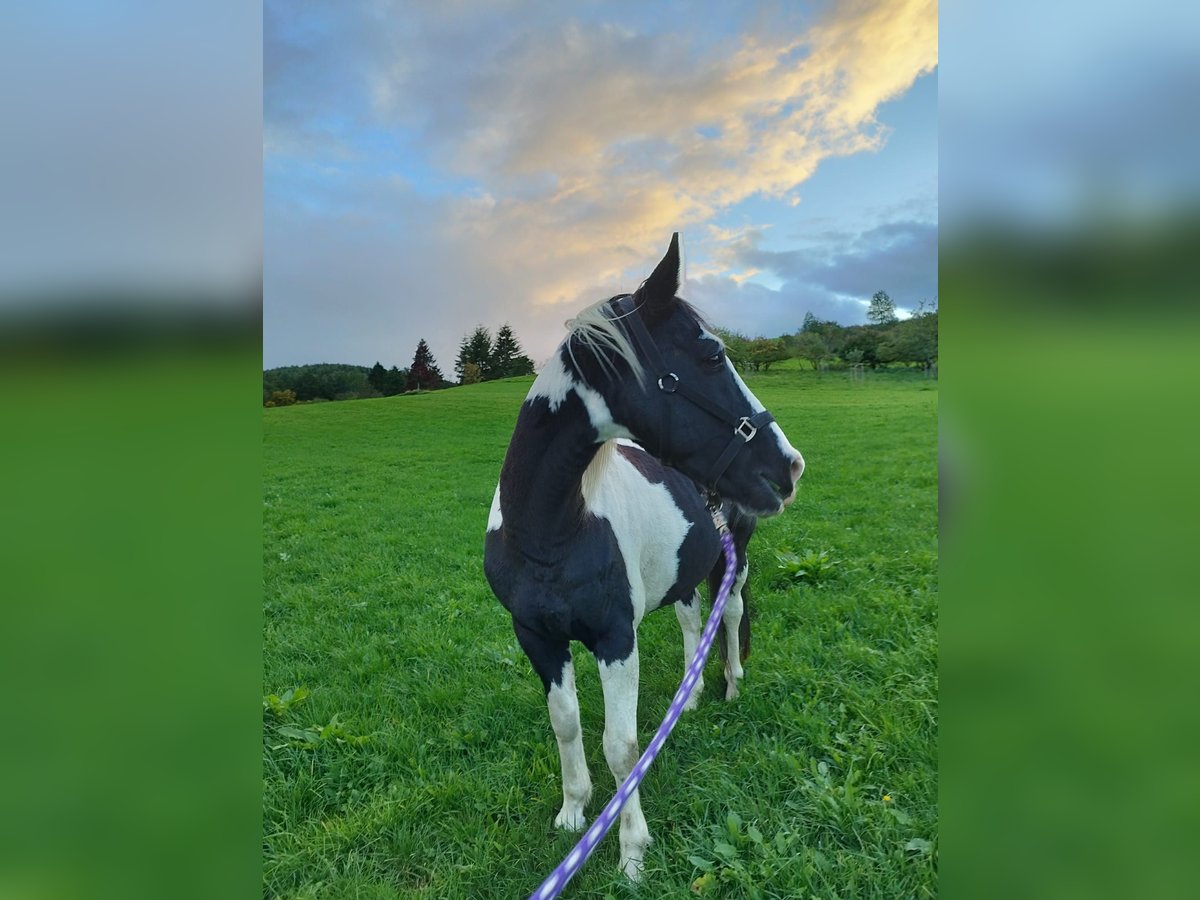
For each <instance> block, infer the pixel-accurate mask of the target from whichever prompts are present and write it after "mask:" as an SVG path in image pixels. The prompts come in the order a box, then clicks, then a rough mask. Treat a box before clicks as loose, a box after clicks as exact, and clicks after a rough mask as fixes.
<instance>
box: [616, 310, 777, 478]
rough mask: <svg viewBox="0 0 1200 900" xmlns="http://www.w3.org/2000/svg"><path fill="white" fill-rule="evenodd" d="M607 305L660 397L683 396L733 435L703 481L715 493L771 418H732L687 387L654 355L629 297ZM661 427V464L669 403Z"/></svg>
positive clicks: (763, 415) (654, 349)
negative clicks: (654, 378)
mask: <svg viewBox="0 0 1200 900" xmlns="http://www.w3.org/2000/svg"><path fill="white" fill-rule="evenodd" d="M609 303H611V304H612V308H613V311H614V313H616V316H617V318H620V319H621V320H622V321H624V322H627V323H628V325H629V331H630V333H631V334H632V335H633V339H634V341H635V342H636V343H637V345H638V350H639V351H640V352H641V355H642V357H643V359H644V360H645V362H646V364H647V366H648V368H649V369H650V370H651V371H652V372H653V373H656V374H657V377H658V389H659V390H660V391H662V392H663V393H664V394H676V395H678V396H680V397H683V398H684V399H685V400H688V401H689V402H691V403H692V404H693V405H695V406H698V407H700V409H702V410H704V411H705V412H706V413H708V414H709V415H711V416H713V417H714V418H716V419H717V420H718V421H720V422H721V423H722V424H724V425H729V426H732V428H733V436H732V437H731V438H730V439H729V443H728V444H726V445H725V449H724V450H723V451H721V455H720V456H718V457H717V460H716V462H714V463H713V464H712V466H711V467H710V469H709V472H708V474H707V475H706V476H705V477H704V480H703V485H704V487H705V488H706V489H707V490H708V491H709V492H710V493H711V494H716V486H717V481H718V480H720V478H721V476H722V475H724V474H725V470H726V469H728V468H729V464H730V463H731V462H733V458H734V457H735V456H737V453H738V451H739V450H741V449H742V447H744V446H745V445H746V444H748V443H750V441H751V440H753V439H754V436H755V435H756V434H758V430H759V429H760V428H765V427H766V426H768V425H770V424H771V423H772V422H774V421H775V417H774V416H773V415H771V413H770V412H768V411H767V410H765V409H764V410H762V411H761V412H757V413H755V414H754V415H752V416H738V415H735V414H733V413H731V412H729V410H727V409H725V408H724V407H723V406H721V405H720V404H719V403H714V402H713V401H712V400H710V399H709V398H708V397H706V396H705V395H704V394H702V393H701V392H700V391H698V390H696V389H695V388H694V387H692V386H691V385H689V384H685V383H684V382H683V381H681V380H680V378H679V376H678V375H676V374H675V373H674V372H672V371H670V370H668V369H667V366H666V363H664V362H663V359H662V356H661V355H660V354H659V352H658V347H657V346H656V345H655V343H654V338H652V337H651V336H650V332H649V331H648V330H647V329H646V323H645V322H643V321H642V317H641V316H639V315H638V314H637V303H636V301H635V300H634V297H633V295H632V294H620V295H618V296H616V297H613V298H612V300H610V301H609ZM663 425H664V427H663V437H662V439H661V440H660V441H659V447H658V451H659V452H658V453H657V454H656V455H657V456H658V458H659V459H661V460H663V461H664V462H670V459H669V448H668V441H669V440H670V435H671V404H669V403H668V404H667V407H666V414H665V416H664V423H663Z"/></svg>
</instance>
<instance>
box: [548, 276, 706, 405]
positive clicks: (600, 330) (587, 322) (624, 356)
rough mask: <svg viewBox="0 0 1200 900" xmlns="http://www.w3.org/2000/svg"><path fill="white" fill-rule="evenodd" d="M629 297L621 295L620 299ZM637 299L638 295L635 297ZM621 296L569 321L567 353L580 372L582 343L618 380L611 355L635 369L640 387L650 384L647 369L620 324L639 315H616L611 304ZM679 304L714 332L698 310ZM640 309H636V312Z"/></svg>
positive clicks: (588, 309)
mask: <svg viewBox="0 0 1200 900" xmlns="http://www.w3.org/2000/svg"><path fill="white" fill-rule="evenodd" d="M620 296H625V295H623V294H618V295H617V297H620ZM634 296H635V297H636V296H637V295H636V294H635V295H634ZM617 297H609V298H608V299H607V300H600V301H598V302H596V303H593V304H592V305H591V306H589V307H587V308H586V309H584V310H582V311H581V312H580V313H579V315H577V316H575V318H573V319H567V322H566V326H567V331H568V332H569V333H568V334H567V340H566V345H567V353H569V354H570V356H571V362H573V363H574V364H575V370H576V371H579V361H578V360H577V359H575V347H574V345H576V344H578V345H579V346H580V347H581V348H583V349H585V350H588V351H589V352H590V353H591V354H592V355H593V356H594V357H595V358H596V360H597V362H599V363H600V368H601V369H603V370H604V372H605V373H607V374H608V375H610V376H612V377H616V375H617V369H616V366H615V365H614V364H613V361H612V359H610V358H609V355H610V354H611V355H612V356H615V357H616V358H617V359H619V360H622V361H624V363H625V364H626V365H627V366H629V368H630V369H632V370H633V377H634V378H635V379H636V380H637V382H638V383H639V384H643V385H644V384H645V382H646V369H645V367H644V366H643V365H642V361H641V360H640V359H638V356H637V348H635V347H634V346H633V343H632V342H631V341H630V340H629V337H628V335H627V334H626V333H625V330H624V329H623V328H622V327H621V325H620V324H619V323H620V321H621V319H623V318H625V316H631V315H635V313H634V312H632V311H631V312H628V313H625V314H623V315H616V314H614V312H613V308H612V306H611V305H610V304H611V303H612V301H613V300H616V299H617ZM676 302H677V303H678V304H679V305H680V306H682V307H683V308H684V309H685V310H686V311H687V314H688V315H689V316H691V317H692V319H693V320H694V321H695V322H696V324H697V325H699V326H700V327H701V328H702V329H704V330H705V331H709V332H711V331H713V327H712V326H711V325H709V324H708V322H707V321H705V319H704V316H703V315H702V314H701V313H700V311H699V310H698V309H696V307H694V306H692V304H690V303H688V302H687V301H686V300H680V299H679V298H676ZM636 308H638V307H635V309H636Z"/></svg>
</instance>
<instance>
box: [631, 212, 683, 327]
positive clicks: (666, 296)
mask: <svg viewBox="0 0 1200 900" xmlns="http://www.w3.org/2000/svg"><path fill="white" fill-rule="evenodd" d="M638 293H640V294H641V295H642V298H643V299H644V300H645V302H646V303H648V304H649V305H650V306H651V307H659V308H664V307H667V306H670V305H673V304H674V303H675V295H676V294H677V293H679V232H678V231H676V232H675V233H674V234H672V235H671V246H670V247H668V248H667V255H666V256H664V257H663V258H662V261H661V262H659V264H658V265H657V266H655V268H654V271H653V272H652V273H650V277H649V278H647V279H646V283H645V284H643V285H642V289H641V290H640V291H639V292H638Z"/></svg>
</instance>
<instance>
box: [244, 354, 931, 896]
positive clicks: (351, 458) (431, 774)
mask: <svg viewBox="0 0 1200 900" xmlns="http://www.w3.org/2000/svg"><path fill="white" fill-rule="evenodd" d="M529 381H530V379H512V380H509V381H503V382H492V383H487V384H482V385H475V386H472V387H464V388H456V389H454V390H449V391H443V392H437V393H431V394H422V395H415V396H402V397H393V398H387V399H382V400H360V401H349V402H343V403H328V404H319V405H312V406H303V407H285V408H280V409H268V410H265V411H264V421H265V452H266V465H265V471H266V484H265V488H264V505H265V509H264V521H265V540H264V561H265V577H266V615H265V635H264V665H265V674H264V685H263V694H264V698H267V695H273V696H271V697H270V698H269V699H265V700H264V713H263V723H264V728H263V746H264V766H263V779H264V807H263V820H264V855H265V860H264V888H263V892H264V896H270V897H275V896H278V897H321V898H341V897H347V898H348V897H357V898H390V897H523V896H527V895H528V893H529V892H530V891H532V890H533V888H535V887H536V886H537V885H538V883H539V882H540V880H541V879H542V877H544V876H545V875H546V874H548V873H549V871H550V870H551V869H552V868H553V867H554V865H556V864H557V863H558V861H559V860H560V859H561V858H562V857H563V856H564V855H565V854H566V852H567V851H568V850H569V849H570V848H571V846H572V845H573V841H574V838H573V837H571V836H568V835H564V834H559V833H557V832H556V831H555V830H554V828H553V821H552V820H553V817H554V815H555V813H556V812H557V810H558V807H559V804H560V802H561V783H560V775H559V768H558V754H557V750H556V747H555V742H554V737H553V733H552V732H551V730H550V724H549V720H548V717H547V712H546V707H545V702H544V699H543V696H542V690H541V685H540V683H539V681H538V679H537V678H536V677H535V676H534V674H533V672H532V670H531V668H530V666H529V664H528V662H527V661H526V660H525V658H524V656H523V655H522V654H521V652H520V650H519V648H518V647H517V645H516V642H515V639H514V637H513V634H512V629H511V625H510V620H509V617H508V614H507V613H506V612H505V610H504V609H503V608H502V607H501V606H500V604H499V603H498V602H497V601H496V599H495V598H494V597H493V596H492V594H491V591H490V590H489V588H488V585H487V582H486V580H485V579H484V577H483V571H482V546H483V532H484V528H485V524H486V521H487V515H488V510H489V507H490V504H491V498H492V491H493V489H494V487H495V482H496V477H497V475H498V473H499V468H500V463H501V460H502V459H503V455H504V451H505V448H506V446H507V443H508V438H509V436H510V434H511V429H512V426H513V422H514V420H515V417H516V412H517V409H518V407H519V405H520V402H521V400H522V399H523V398H524V395H525V393H526V391H527V390H528V385H529ZM750 384H751V386H752V387H753V388H754V390H755V391H756V393H758V395H759V397H760V398H761V399H762V400H763V402H764V403H765V404H766V405H767V406H768V407H770V408H771V409H772V411H773V412H775V414H776V417H777V418H778V420H779V421H780V422H781V423H782V425H783V427H784V429H785V431H786V432H787V434H788V437H789V438H790V439H791V441H792V443H794V444H795V445H796V446H797V447H799V448H800V450H801V451H802V452H803V453H804V456H805V460H806V462H807V466H808V467H807V470H806V472H805V475H804V478H803V480H802V482H801V489H800V494H799V498H798V500H797V502H796V503H795V504H794V505H793V506H792V507H791V508H790V509H789V510H788V511H787V512H786V513H785V514H784V515H783V516H782V517H780V518H778V519H774V520H770V521H765V522H763V523H762V525H761V526H760V528H759V532H758V535H757V536H756V538H755V541H754V543H753V544H752V545H751V566H752V575H751V589H752V592H753V597H754V603H755V619H754V627H753V653H752V655H751V657H750V659H749V660H748V662H747V666H746V679H745V681H744V682H743V683H742V692H741V696H740V697H739V698H738V699H737V700H736V701H735V702H733V703H726V702H724V700H722V699H720V685H721V681H722V678H721V672H720V663H719V662H718V661H717V660H716V659H715V658H714V659H713V660H711V661H710V663H709V665H708V668H707V670H706V689H705V696H704V698H703V700H702V702H701V705H700V707H699V709H697V710H696V711H694V712H691V713H688V714H687V715H685V716H684V718H683V720H682V721H681V722H680V724H679V726H678V727H677V728H676V729H675V732H674V733H673V734H672V736H671V740H670V741H669V742H668V744H667V747H666V748H665V750H664V751H663V753H662V755H661V756H660V757H659V759H658V761H657V762H656V763H655V765H654V767H653V768H652V769H651V771H650V774H649V776H648V777H647V779H646V782H645V784H644V785H643V788H642V802H643V806H644V809H645V811H646V816H647V819H648V821H649V824H650V829H651V833H652V834H653V835H654V838H655V842H654V843H653V844H652V845H651V847H650V850H649V852H648V857H647V859H646V872H645V878H644V882H643V884H642V886H640V887H638V888H634V887H632V886H630V885H629V884H628V883H627V882H625V881H624V880H623V878H622V877H621V876H620V875H619V874H618V871H617V867H616V861H617V846H616V837H615V835H611V834H610V836H609V837H607V838H606V839H605V841H604V843H603V844H601V846H600V847H599V848H598V849H597V851H596V852H595V854H594V855H593V857H592V859H591V860H590V861H589V862H588V864H587V865H586V866H585V867H584V870H583V871H582V872H581V873H580V874H579V875H578V876H576V878H575V879H574V881H573V882H572V883H571V886H570V887H569V888H568V889H567V895H568V896H580V897H584V896H587V897H607V896H612V897H618V898H621V897H632V896H639V897H647V898H649V897H654V898H657V897H691V896H694V894H693V893H692V891H691V887H692V885H693V884H694V883H695V884H696V887H697V889H702V890H703V891H704V894H705V895H706V896H712V897H744V896H745V897H748V896H762V897H809V896H812V897H823V898H824V897H922V896H932V895H935V894H936V892H937V874H936V870H937V862H936V860H937V776H936V766H937V755H936V753H937V751H936V747H937V665H936V659H937V648H936V622H937V610H936V599H937V514H936V500H937V468H936V460H937V446H936V444H937V442H936V420H937V397H938V392H937V383H936V381H931V380H928V379H924V378H921V377H920V376H909V375H907V374H905V373H881V374H880V375H878V376H875V377H869V378H868V381H867V382H866V383H865V384H851V383H850V381H849V379H848V378H847V377H846V376H845V374H843V373H828V374H826V375H825V376H823V377H820V378H818V377H817V376H815V375H813V374H812V373H800V372H790V371H782V372H771V373H766V374H763V375H759V376H751V378H750ZM789 551H790V552H795V553H800V554H805V553H809V552H819V551H827V554H828V558H829V559H831V560H833V561H836V563H837V565H836V566H835V567H833V568H832V569H831V570H830V571H829V572H828V573H827V574H825V575H823V576H822V577H821V578H820V580H818V581H808V580H796V579H795V578H791V577H787V574H786V573H780V571H779V570H778V566H779V560H778V559H777V556H776V554H777V553H778V552H789ZM781 575H782V577H781ZM639 644H640V646H641V667H642V684H641V703H640V707H639V722H640V728H639V731H640V736H641V739H642V741H643V743H644V742H645V741H646V740H648V738H649V736H650V735H651V734H652V733H653V731H654V729H655V727H657V724H658V722H659V720H660V719H661V717H662V715H663V713H664V712H665V711H666V707H667V704H668V703H669V701H670V699H671V696H672V694H673V693H674V690H675V688H676V686H677V685H678V682H679V679H680V677H681V675H682V666H683V660H682V649H681V640H680V634H679V627H678V624H677V623H676V621H675V616H674V615H672V614H671V613H670V612H669V611H666V610H664V611H661V612H659V613H657V614H655V615H651V616H649V617H647V619H646V621H645V622H643V624H642V628H641V632H640V634H639ZM714 656H715V654H714ZM576 667H577V676H578V683H579V695H580V704H581V706H582V720H583V729H584V747H585V749H586V751H587V755H588V762H589V766H590V768H591V771H592V777H593V781H594V782H595V785H596V795H595V796H594V797H593V800H592V803H591V804H590V805H589V807H588V814H589V818H590V817H592V816H594V815H595V814H596V812H597V811H598V810H599V809H600V807H601V806H602V805H603V803H604V802H605V801H606V800H607V798H608V796H610V795H611V793H612V790H613V783H612V777H611V775H610V774H609V772H608V770H607V766H606V765H605V763H604V755H603V751H602V748H601V734H602V730H603V716H602V712H603V702H602V697H601V692H600V685H599V679H598V677H597V675H596V666H595V663H594V661H593V660H592V659H591V657H590V656H588V655H587V653H586V651H583V650H582V648H578V652H577V654H576ZM301 688H303V689H304V690H300V689H301ZM289 691H292V692H293V693H291V694H289V693H288V692H289ZM305 691H307V694H305ZM885 798H886V799H885ZM697 879H700V880H699V881H698V882H697Z"/></svg>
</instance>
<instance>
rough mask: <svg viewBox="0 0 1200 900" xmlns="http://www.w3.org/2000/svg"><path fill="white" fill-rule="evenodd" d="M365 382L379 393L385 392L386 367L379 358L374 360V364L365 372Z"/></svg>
mask: <svg viewBox="0 0 1200 900" xmlns="http://www.w3.org/2000/svg"><path fill="white" fill-rule="evenodd" d="M367 384H369V385H371V387H373V388H375V390H377V391H379V393H381V394H387V391H386V390H385V388H386V387H387V369H385V368H384V367H383V364H382V363H381V362H379V360H376V361H375V365H373V366H371V371H370V372H368V373H367Z"/></svg>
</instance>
